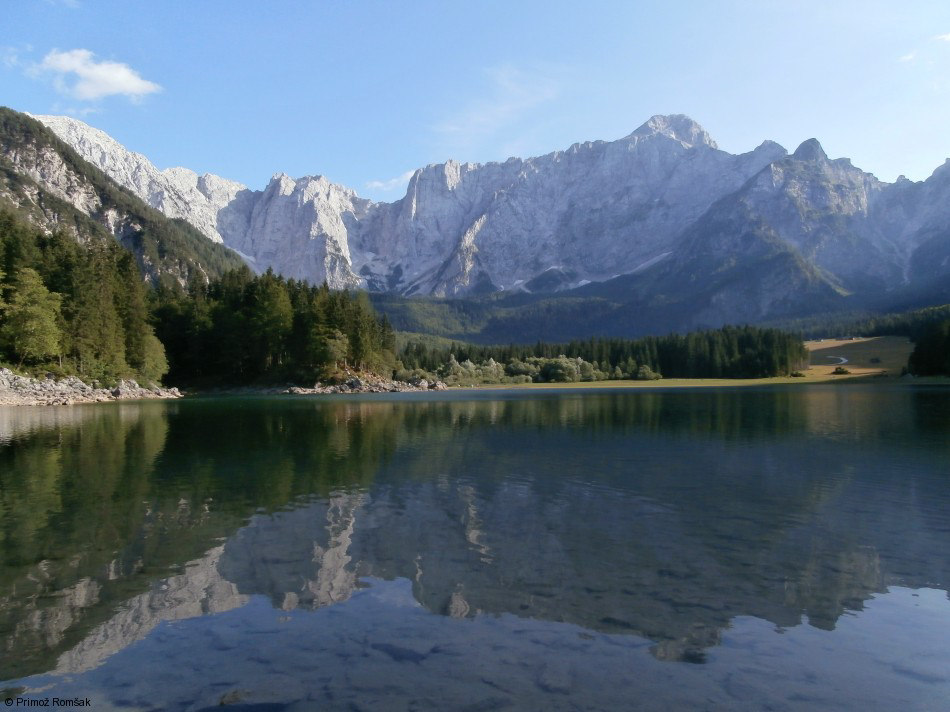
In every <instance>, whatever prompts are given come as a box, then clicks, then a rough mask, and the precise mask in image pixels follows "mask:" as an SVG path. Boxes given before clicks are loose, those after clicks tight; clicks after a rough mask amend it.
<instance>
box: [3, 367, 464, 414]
mask: <svg viewBox="0 0 950 712" xmlns="http://www.w3.org/2000/svg"><path fill="white" fill-rule="evenodd" d="M447 388H448V386H446V385H445V384H444V383H443V382H442V381H431V382H430V381H427V380H425V379H424V378H417V379H413V380H411V381H408V382H406V381H393V380H390V379H386V378H379V377H377V376H371V375H365V374H363V375H360V376H356V375H351V376H349V377H348V378H347V379H346V380H345V381H344V382H343V383H339V384H335V385H323V384H320V383H317V384H315V385H314V386H313V388H303V387H300V386H286V385H285V386H273V387H254V386H248V387H243V388H220V389H214V390H210V391H203V393H205V394H207V395H282V394H295V395H317V394H331V393H404V392H407V391H444V390H446V389H447ZM182 395H183V394H182V393H181V391H179V390H178V389H177V388H159V387H152V388H146V387H143V386H140V385H139V384H138V383H136V382H135V381H131V380H130V381H119V384H118V385H117V386H116V387H115V388H96V387H94V386H91V385H89V384H88V383H84V382H83V381H80V380H79V379H78V378H76V377H75V376H69V377H67V378H63V379H60V380H56V379H54V378H52V377H51V376H50V377H47V378H44V379H38V378H28V377H26V376H18V375H17V374H15V373H13V371H11V370H9V369H7V368H0V406H4V405H71V404H73V403H104V402H106V401H114V400H134V399H139V398H181V397H182Z"/></svg>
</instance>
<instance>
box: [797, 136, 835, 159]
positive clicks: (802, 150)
mask: <svg viewBox="0 0 950 712" xmlns="http://www.w3.org/2000/svg"><path fill="white" fill-rule="evenodd" d="M792 158H797V159H798V160H799V161H827V160H828V155H827V154H826V153H825V149H823V148H822V147H821V144H820V143H818V139H817V138H810V139H808V140H807V141H803V142H802V145H801V146H799V147H798V148H796V149H795V153H793V154H792Z"/></svg>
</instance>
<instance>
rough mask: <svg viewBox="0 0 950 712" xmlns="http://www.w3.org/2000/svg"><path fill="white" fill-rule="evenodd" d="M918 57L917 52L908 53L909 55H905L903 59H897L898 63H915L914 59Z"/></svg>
mask: <svg viewBox="0 0 950 712" xmlns="http://www.w3.org/2000/svg"><path fill="white" fill-rule="evenodd" d="M916 56H917V53H916V52H908V53H907V54H905V55H904V56H903V57H898V58H897V61H898V62H913V61H914V57H916Z"/></svg>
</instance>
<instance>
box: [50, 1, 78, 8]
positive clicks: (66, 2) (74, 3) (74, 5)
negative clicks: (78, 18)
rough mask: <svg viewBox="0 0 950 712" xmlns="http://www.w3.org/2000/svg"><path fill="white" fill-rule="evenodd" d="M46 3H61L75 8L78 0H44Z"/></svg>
mask: <svg viewBox="0 0 950 712" xmlns="http://www.w3.org/2000/svg"><path fill="white" fill-rule="evenodd" d="M46 4H47V5H62V6H63V7H70V8H74V9H75V8H77V7H79V0H46Z"/></svg>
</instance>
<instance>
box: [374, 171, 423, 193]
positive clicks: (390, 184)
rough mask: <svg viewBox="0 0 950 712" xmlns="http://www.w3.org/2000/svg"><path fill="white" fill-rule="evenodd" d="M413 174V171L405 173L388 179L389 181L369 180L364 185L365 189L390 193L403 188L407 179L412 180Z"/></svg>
mask: <svg viewBox="0 0 950 712" xmlns="http://www.w3.org/2000/svg"><path fill="white" fill-rule="evenodd" d="M413 173H415V171H406V172H405V173H403V174H402V175H398V176H396V177H395V178H390V179H389V180H371V181H368V182H367V183H366V187H367V188H369V189H370V190H378V191H381V192H383V193H390V192H392V191H394V190H397V189H399V188H403V187H404V186H405V185H406V183H408V182H409V179H410V178H412V175H413Z"/></svg>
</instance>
